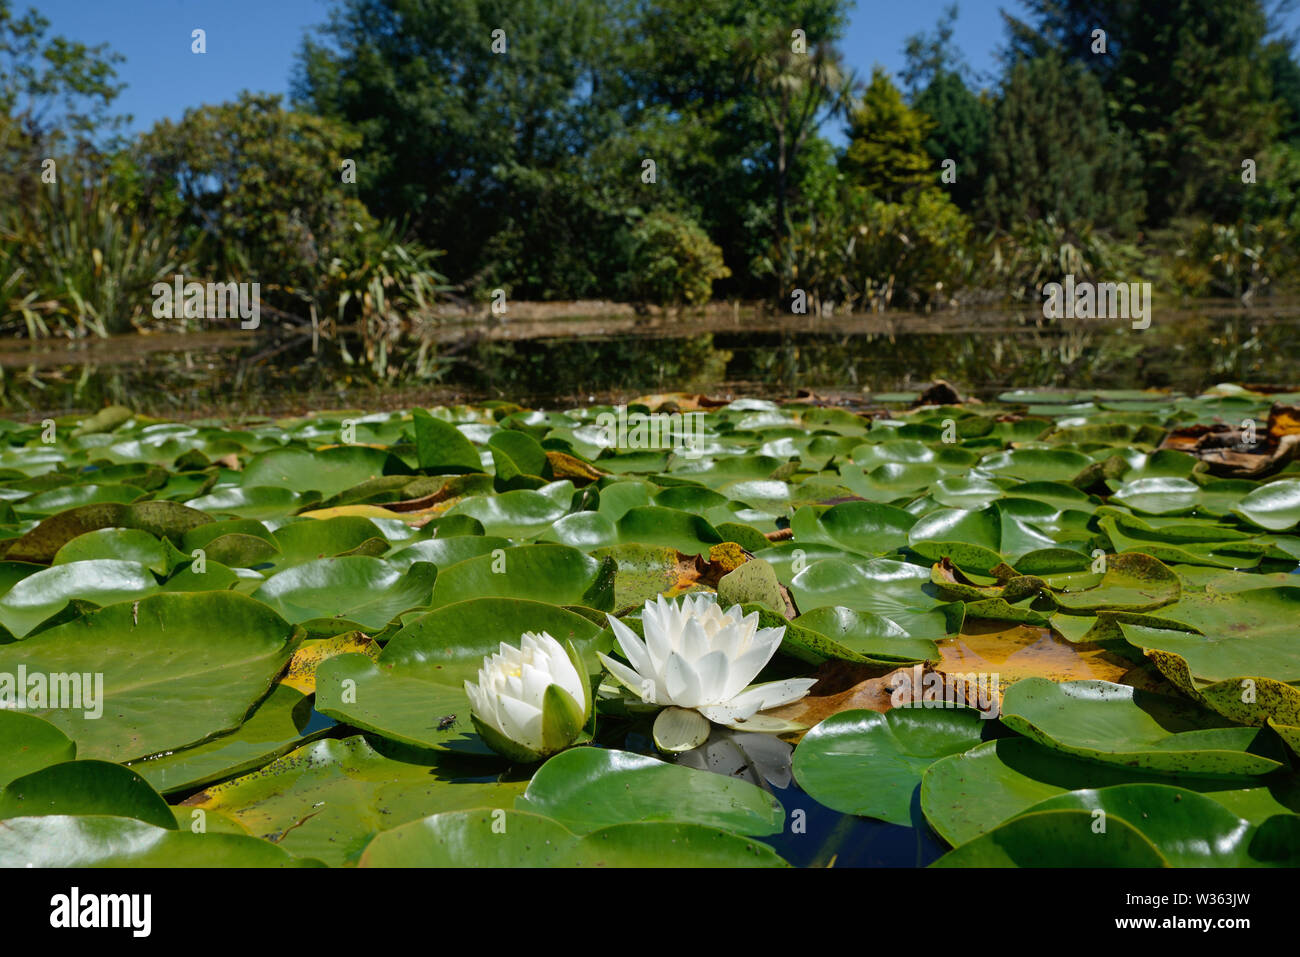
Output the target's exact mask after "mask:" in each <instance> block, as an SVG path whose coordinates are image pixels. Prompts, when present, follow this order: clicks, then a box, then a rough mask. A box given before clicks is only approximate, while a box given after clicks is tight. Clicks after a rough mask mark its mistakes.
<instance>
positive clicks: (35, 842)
mask: <svg viewBox="0 0 1300 957" xmlns="http://www.w3.org/2000/svg"><path fill="white" fill-rule="evenodd" d="M314 864H315V862H313V861H304V860H300V859H298V858H295V857H292V856H291V855H289V854H287V853H286V852H285V851H284V850H282V849H280V848H278V847H276V846H275V845H274V844H268V843H267V842H266V841H259V840H257V839H256V838H252V837H244V836H242V835H238V834H194V833H191V832H189V831H177V830H173V829H169V828H164V827H158V826H156V825H153V824H147V823H145V822H144V821H137V820H134V819H132V818H128V817H112V816H109V815H100V814H91V815H48V816H44V817H18V818H10V819H9V820H7V821H5V823H4V827H0V867H146V868H147V867H184V868H194V867H304V866H306V867H310V866H313V865H314Z"/></svg>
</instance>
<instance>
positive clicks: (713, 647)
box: [600, 594, 816, 750]
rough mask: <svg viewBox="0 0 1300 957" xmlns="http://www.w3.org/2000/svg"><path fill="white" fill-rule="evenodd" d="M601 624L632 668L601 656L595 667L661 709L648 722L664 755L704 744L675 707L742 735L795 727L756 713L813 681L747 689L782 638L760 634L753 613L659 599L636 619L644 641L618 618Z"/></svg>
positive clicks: (792, 697) (704, 727) (700, 598)
mask: <svg viewBox="0 0 1300 957" xmlns="http://www.w3.org/2000/svg"><path fill="white" fill-rule="evenodd" d="M606 617H608V618H609V623H610V627H611V628H612V629H613V630H614V635H615V637H616V638H617V639H618V646H619V648H621V649H622V651H623V654H624V655H625V656H626V657H627V660H628V661H629V662H630V664H631V667H628V665H624V664H621V663H620V662H617V661H615V660H613V659H612V658H609V657H607V656H606V655H601V656H600V660H601V662H602V663H603V664H604V665H605V667H606V668H608V669H609V672H610V674H612V675H613V676H614V677H615V678H616V679H617V680H618V681H619V682H621V683H622V684H624V685H626V686H627V688H628V689H629V690H630V691H631V692H632V693H633V694H635V695H637V696H638V697H640V698H641V700H642V701H643V702H645V703H646V704H658V705H665V706H667V707H668V710H667V711H664V712H662V713H661V714H660V716H659V720H657V721H656V722H655V737H656V741H659V740H660V737H661V734H660V732H661V730H662V731H664V732H665V734H664V735H663V736H664V737H666V738H669V739H670V741H669V742H668V744H669V746H668V747H667V748H665V750H684V749H685V746H686V745H689V746H690V747H694V746H695V745H698V744H700V743H702V742H703V741H704V740H705V739H706V738H707V737H708V724H707V723H705V722H701V721H699V720H698V718H692V717H691V716H688V715H683V714H680V713H678V712H675V711H674V710H673V709H675V708H680V709H685V710H687V711H696V712H698V713H699V714H700V715H702V716H703V717H704V718H707V719H708V721H712V722H714V723H715V724H721V725H725V726H727V727H729V728H736V729H738V730H742V731H766V732H772V733H780V732H784V731H790V730H795V729H798V728H799V727H801V726H800V725H796V724H792V723H790V722H788V721H783V720H781V719H779V718H774V717H771V716H768V715H763V714H759V712H760V711H765V710H767V709H769V708H777V707H780V706H781V705H785V704H790V703H791V702H794V701H798V700H799V699H800V698H802V697H803V696H804V695H806V694H807V693H808V689H810V688H811V687H812V686H813V685H814V684H815V683H816V679H815V678H790V679H788V680H785V681H772V682H768V683H766V684H761V685H753V686H752V687H751V686H749V683H750V682H751V681H753V680H754V679H755V678H756V677H757V676H758V673H759V672H760V671H762V670H763V667H764V666H765V665H766V664H767V663H768V662H769V661H771V660H772V656H773V655H774V654H776V650H777V648H779V647H780V646H781V639H782V638H783V637H784V636H785V628H783V627H782V628H759V627H758V613H757V612H751V613H750V614H749V615H744V614H742V612H741V609H740V606H739V605H733V606H732V607H731V608H730V609H728V610H727V611H725V612H724V611H723V610H722V608H721V607H720V606H719V605H718V603H717V599H716V598H715V597H714V596H713V595H709V594H700V595H694V596H687V597H685V598H683V599H681V600H680V601H676V602H670V601H668V600H666V599H665V598H663V597H662V596H660V597H659V598H658V599H656V600H653V601H647V602H646V604H645V609H644V610H643V612H642V614H641V623H642V625H643V626H644V628H645V641H642V640H641V639H640V638H638V637H637V635H636V632H634V631H632V629H631V628H629V627H628V626H627V625H625V624H623V623H622V622H621V621H619V620H618V619H617V618H615V617H613V616H612V615H608V616H606ZM691 742H694V743H693V744H692V743H691ZM664 743H665V742H662V741H661V742H660V744H661V747H662V746H664Z"/></svg>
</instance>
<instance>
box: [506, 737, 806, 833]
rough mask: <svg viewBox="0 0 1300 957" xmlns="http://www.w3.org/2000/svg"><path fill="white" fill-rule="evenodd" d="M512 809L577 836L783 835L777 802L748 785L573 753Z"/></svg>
mask: <svg viewBox="0 0 1300 957" xmlns="http://www.w3.org/2000/svg"><path fill="white" fill-rule="evenodd" d="M515 809H516V810H519V811H531V812H534V813H536V814H541V815H542V816H544V817H549V818H551V819H553V820H555V821H558V822H559V823H560V824H562V825H564V826H565V827H567V828H568V829H569V830H571V831H573V832H574V833H577V834H587V833H590V832H592V831H596V830H599V829H600V828H603V827H609V826H611V825H615V824H627V823H631V822H635V821H663V822H674V823H678V824H700V825H704V826H707V827H717V828H721V829H723V830H729V831H734V832H736V833H737V834H747V835H752V836H762V835H764V834H775V833H777V832H778V831H780V830H781V826H782V822H783V821H784V820H785V812H784V810H783V809H782V807H781V802H780V801H778V800H777V799H776V798H775V797H772V796H771V795H770V794H767V793H766V792H764V791H763V790H762V789H761V788H757V787H755V786H754V785H752V784H750V783H749V782H748V781H739V780H735V779H728V778H725V777H723V776H722V775H720V774H713V773H711V772H709V771H696V770H694V769H692V768H686V767H681V766H679V765H675V764H666V763H664V762H663V761H659V760H657V759H655V758H649V757H644V756H642V755H639V754H630V753H628V752H626V751H612V750H605V749H602V748H573V749H571V750H568V751H562V752H560V753H559V754H557V755H555V757H553V758H551V759H550V760H549V761H547V762H546V763H545V764H543V765H542V767H541V769H540V770H538V772H537V773H536V774H535V775H533V779H532V781H530V782H529V784H528V790H527V791H525V792H524V794H523V796H522V797H520V798H519V799H518V800H517V801H516V802H515Z"/></svg>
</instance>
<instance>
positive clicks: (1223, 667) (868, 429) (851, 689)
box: [0, 385, 1300, 867]
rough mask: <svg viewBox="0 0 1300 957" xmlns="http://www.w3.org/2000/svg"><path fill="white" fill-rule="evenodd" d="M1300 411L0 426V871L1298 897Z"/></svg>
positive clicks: (1126, 405) (1093, 396)
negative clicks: (1257, 872) (1040, 879)
mask: <svg viewBox="0 0 1300 957" xmlns="http://www.w3.org/2000/svg"><path fill="white" fill-rule="evenodd" d="M1256 388H1262V387H1256ZM1298 404H1300V394H1285V393H1277V394H1270V393H1268V392H1263V391H1255V390H1254V389H1251V388H1243V387H1240V386H1230V385H1225V386H1218V387H1214V388H1211V389H1208V390H1207V391H1203V392H1202V391H1200V390H1190V391H1188V392H1178V391H1173V390H1135V391H1115V390H1110V391H1106V390H1100V391H1099V390H1095V389H1085V390H1076V391H1068V390H1052V389H1044V390H1019V391H1012V392H1003V393H1002V394H1000V395H997V396H996V398H993V397H989V399H988V401H984V402H979V401H962V398H961V397H960V396H958V395H956V394H955V393H952V392H951V391H950V390H949V391H945V390H944V389H937V390H933V391H930V392H927V393H926V394H924V395H922V394H919V393H918V392H916V391H910V392H896V393H879V394H861V395H859V396H858V397H857V398H855V399H854V400H852V401H848V400H843V399H835V400H831V399H820V398H818V397H817V396H815V395H811V396H804V397H803V398H801V399H798V400H786V401H780V400H767V399H757V398H748V399H734V400H726V399H721V398H717V399H715V398H712V397H710V396H709V395H707V394H699V393H665V394H657V395H647V396H642V397H640V398H638V399H635V400H633V401H630V402H628V403H627V405H625V406H622V407H617V408H616V407H612V406H587V407H583V408H573V407H566V406H558V405H557V406H548V407H547V408H526V407H522V406H520V405H517V404H514V403H511V402H506V401H486V402H481V403H479V404H475V405H454V406H436V407H431V408H429V407H420V408H413V409H409V410H405V411H394V412H379V413H375V412H370V413H366V412H363V411H349V410H339V411H335V412H317V413H315V414H312V415H309V416H304V417H298V418H289V419H270V418H266V417H261V418H250V417H246V416H243V417H228V418H224V419H221V420H217V419H194V420H190V421H183V422H181V421H169V420H166V419H159V418H153V417H150V416H147V415H144V414H141V413H139V412H137V411H133V410H132V409H130V408H126V407H123V406H109V407H107V408H104V409H102V410H101V411H98V412H95V413H94V414H74V415H64V416H58V415H55V416H53V417H50V418H45V419H41V418H35V417H31V416H24V418H25V419H26V420H25V421H17V420H0V434H2V435H3V442H2V443H0V553H2V554H0V821H2V822H3V826H0V866H9V867H24V866H29V865H34V866H62V865H87V866H109V865H115V866H250V867H253V866H255V867H263V866H265V867H296V866H313V867H314V866H322V865H323V866H332V867H390V866H447V865H452V866H502V865H523V866H605V867H615V866H645V865H650V866H744V867H757V866H785V865H787V864H791V865H795V866H835V867H842V866H855V865H871V866H907V867H915V866H927V865H932V866H940V867H946V866H951V867H971V866H1028V865H1041V864H1055V865H1072V866H1173V867H1183V866H1205V865H1217V866H1233V867H1268V866H1295V865H1297V864H1300V813H1298V812H1300V774H1298V773H1297V761H1300V756H1298V752H1300V644H1298V643H1297V641H1296V623H1297V621H1300V578H1297V577H1296V576H1295V572H1296V570H1297V564H1298V562H1300V534H1297V525H1298V523H1300V462H1297V460H1296V458H1295V450H1296V448H1297V446H1298V445H1300V407H1298Z"/></svg>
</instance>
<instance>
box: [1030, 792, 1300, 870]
mask: <svg viewBox="0 0 1300 957" xmlns="http://www.w3.org/2000/svg"><path fill="white" fill-rule="evenodd" d="M1061 809H1079V810H1084V811H1087V812H1089V814H1090V816H1091V817H1092V820H1093V824H1092V827H1093V829H1094V830H1095V829H1096V827H1097V823H1096V822H1097V821H1098V820H1099V819H1100V820H1104V821H1106V822H1107V826H1109V821H1110V820H1112V819H1115V818H1118V819H1122V820H1123V821H1124V822H1125V823H1126V824H1130V825H1131V826H1132V827H1133V828H1134V830H1136V831H1138V832H1139V833H1141V834H1142V836H1143V837H1145V838H1146V839H1147V840H1149V841H1150V842H1151V843H1152V844H1153V845H1155V847H1156V850H1158V851H1159V852H1160V854H1161V856H1162V857H1164V858H1165V860H1167V861H1168V862H1169V863H1170V865H1171V866H1173V867H1295V866H1296V865H1297V864H1300V845H1297V844H1295V843H1294V842H1289V847H1288V849H1287V853H1286V854H1285V856H1279V855H1277V854H1275V853H1274V849H1273V848H1272V847H1270V846H1269V842H1268V841H1267V836H1268V835H1267V831H1266V832H1265V834H1264V835H1262V836H1261V835H1260V830H1261V826H1257V825H1254V824H1251V823H1250V822H1249V821H1247V820H1244V819H1243V818H1240V817H1238V816H1237V815H1236V814H1233V813H1232V812H1231V811H1229V810H1228V809H1227V808H1226V807H1224V806H1223V805H1222V804H1220V803H1218V802H1217V801H1213V800H1211V799H1210V798H1207V797H1205V796H1203V795H1200V794H1197V793H1196V792H1195V791H1188V790H1186V789H1185V788H1178V787H1169V786H1166V785H1163V784H1121V785H1117V786H1114V787H1108V788H1100V789H1095V790H1091V789H1085V790H1081V791H1070V792H1068V793H1066V794H1061V795H1058V796H1057V797H1054V798H1048V799H1047V800H1046V801H1043V802H1042V803H1041V804H1035V805H1034V806H1033V807H1032V808H1030V809H1029V810H1028V811H1027V812H1026V813H1028V814H1034V813H1037V812H1039V811H1055V810H1061ZM1097 811H1101V812H1103V814H1104V817H1099V816H1098V815H1097V814H1096V812H1097ZM1292 816H1293V815H1287V817H1292ZM1274 820H1276V819H1275V818H1270V819H1269V821H1274ZM1267 823H1268V822H1267V821H1266V822H1265V824H1267Z"/></svg>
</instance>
